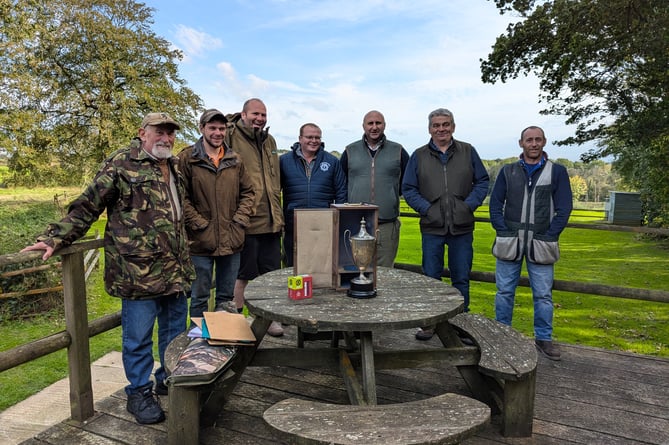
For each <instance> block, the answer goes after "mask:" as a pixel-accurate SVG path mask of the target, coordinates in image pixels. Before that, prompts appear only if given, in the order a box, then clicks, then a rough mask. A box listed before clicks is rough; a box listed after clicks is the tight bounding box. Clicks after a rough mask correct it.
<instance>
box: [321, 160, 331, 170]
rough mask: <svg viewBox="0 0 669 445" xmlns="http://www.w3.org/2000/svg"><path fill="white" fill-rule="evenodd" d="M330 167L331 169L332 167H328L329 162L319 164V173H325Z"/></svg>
mask: <svg viewBox="0 0 669 445" xmlns="http://www.w3.org/2000/svg"><path fill="white" fill-rule="evenodd" d="M330 167H332V165H330V163H329V162H321V171H322V172H326V171H328V170H330Z"/></svg>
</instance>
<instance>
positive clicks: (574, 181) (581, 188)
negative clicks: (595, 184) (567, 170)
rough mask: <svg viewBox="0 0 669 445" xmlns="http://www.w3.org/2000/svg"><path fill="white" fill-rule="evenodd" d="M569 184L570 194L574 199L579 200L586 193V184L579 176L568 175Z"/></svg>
mask: <svg viewBox="0 0 669 445" xmlns="http://www.w3.org/2000/svg"><path fill="white" fill-rule="evenodd" d="M569 184H570V185H571V194H572V196H573V199H574V201H581V200H583V198H585V195H587V194H588V184H586V182H585V179H583V178H582V177H581V176H578V175H576V176H570V177H569Z"/></svg>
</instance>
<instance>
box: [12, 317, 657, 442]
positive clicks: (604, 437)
mask: <svg viewBox="0 0 669 445" xmlns="http://www.w3.org/2000/svg"><path fill="white" fill-rule="evenodd" d="M374 341H375V342H378V344H379V345H380V346H381V347H392V345H393V344H397V343H407V342H410V343H412V344H415V346H416V347H438V344H437V342H438V340H437V339H436V337H435V338H433V339H432V340H430V341H429V342H418V341H416V340H414V338H413V331H395V332H389V333H388V334H387V335H383V336H382V335H377V336H376V337H375V340H374ZM286 344H293V345H294V344H296V330H295V328H293V327H286V335H285V336H284V337H282V338H280V339H275V338H271V337H267V338H266V340H264V341H263V344H262V345H261V347H273V346H277V345H286ZM310 344H313V343H311V342H307V343H306V347H307V348H308V347H309V345H310ZM562 351H563V352H562V357H563V358H562V361H561V362H552V361H550V360H547V359H545V358H544V357H542V356H540V359H539V366H538V373H537V375H538V377H537V395H536V404H535V417H534V435H533V436H532V437H531V438H504V437H502V436H501V435H500V433H499V427H498V425H497V424H496V421H497V419H496V418H495V416H493V422H492V424H491V425H489V426H488V427H487V428H485V429H484V430H483V431H482V432H481V433H479V434H478V435H477V436H475V437H474V438H472V439H469V440H467V441H466V442H463V443H465V444H468V445H472V444H517V445H524V444H588V445H590V444H606V445H619V444H658V445H669V360H666V359H659V358H655V357H648V356H641V355H634V354H626V353H619V352H611V351H607V350H602V349H595V348H588V347H579V346H569V345H562ZM377 385H378V400H379V403H380V404H383V403H397V402H402V401H411V400H419V399H422V398H426V397H431V396H435V395H438V394H441V393H444V392H454V393H458V394H463V395H471V394H470V393H469V390H468V389H467V387H466V386H465V384H464V381H463V380H462V379H461V378H460V376H459V374H458V372H457V371H456V370H455V368H453V369H432V368H425V369H414V370H399V371H396V370H393V371H380V372H378V373H377ZM289 397H299V398H308V399H314V400H320V401H323V402H329V403H342V404H346V403H348V396H347V394H346V390H345V389H344V384H343V382H342V379H341V378H340V377H339V376H338V375H335V374H331V373H327V372H325V371H320V372H319V371H318V370H303V369H296V368H247V370H246V372H245V373H244V375H243V377H242V382H241V383H240V385H239V386H238V387H237V388H236V390H235V392H234V394H233V396H232V398H231V400H230V401H229V402H228V403H227V404H226V406H225V408H223V409H222V410H221V413H220V416H219V417H218V420H217V424H216V426H215V427H211V428H207V429H204V430H203V431H202V433H201V443H203V444H207V445H214V444H220V445H222V444H226V445H234V444H249V445H266V444H279V443H282V442H281V441H279V440H278V439H276V438H275V436H274V435H273V433H272V431H270V429H269V427H268V426H267V425H265V423H264V421H263V419H262V413H263V412H264V411H265V410H266V409H267V408H269V407H270V406H271V405H273V404H274V403H276V402H279V401H281V400H283V399H286V398H289ZM162 405H163V407H167V400H166V398H163V400H162ZM96 410H97V412H98V414H97V415H96V416H95V417H94V418H92V419H90V420H89V421H88V422H86V424H85V425H78V424H74V423H70V422H63V423H61V424H59V425H56V426H54V427H52V428H50V429H48V430H47V431H44V432H43V433H41V434H39V435H37V436H36V437H34V438H32V439H29V440H27V441H24V442H23V444H25V445H37V444H41V445H43V444H79V443H87V444H108V445H111V444H132V445H135V444H137V445H139V444H164V443H165V442H166V436H167V432H166V431H167V429H166V423H162V424H158V425H149V426H142V425H139V424H137V423H136V422H135V421H134V419H133V418H132V416H131V415H130V414H129V413H128V412H127V411H126V409H125V393H124V392H123V391H122V390H121V391H118V392H116V393H115V394H113V395H112V396H111V397H108V398H106V399H104V400H102V401H100V402H98V403H97V404H96ZM168 415H169V413H168Z"/></svg>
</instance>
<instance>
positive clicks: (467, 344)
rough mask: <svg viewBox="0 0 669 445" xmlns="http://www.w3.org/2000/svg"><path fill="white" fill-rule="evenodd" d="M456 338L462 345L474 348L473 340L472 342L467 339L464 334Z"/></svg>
mask: <svg viewBox="0 0 669 445" xmlns="http://www.w3.org/2000/svg"><path fill="white" fill-rule="evenodd" d="M458 338H459V339H460V341H461V342H462V344H463V345H465V346H474V340H472V339H471V338H470V337H467V336H466V335H464V334H458Z"/></svg>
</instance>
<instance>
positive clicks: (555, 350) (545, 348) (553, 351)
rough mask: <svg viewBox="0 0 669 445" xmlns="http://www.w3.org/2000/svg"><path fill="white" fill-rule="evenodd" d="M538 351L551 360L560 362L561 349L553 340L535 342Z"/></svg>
mask: <svg viewBox="0 0 669 445" xmlns="http://www.w3.org/2000/svg"><path fill="white" fill-rule="evenodd" d="M534 344H535V345H536V346H537V350H538V351H539V352H541V353H542V354H543V355H545V356H546V357H547V358H548V359H550V360H555V361H558V360H560V347H559V346H558V345H556V344H555V343H553V342H552V341H551V340H535V341H534Z"/></svg>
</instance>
